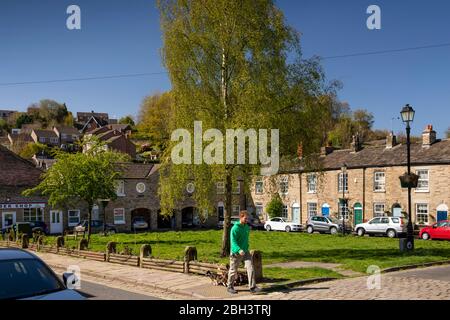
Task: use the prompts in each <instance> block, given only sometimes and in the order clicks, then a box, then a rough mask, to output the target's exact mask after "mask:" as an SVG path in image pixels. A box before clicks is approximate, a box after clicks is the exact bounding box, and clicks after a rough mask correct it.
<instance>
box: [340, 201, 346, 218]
mask: <svg viewBox="0 0 450 320" xmlns="http://www.w3.org/2000/svg"><path fill="white" fill-rule="evenodd" d="M342 216H344V219H345V220H347V219H348V205H347V201H344V202H342V201H339V219H340V220H342Z"/></svg>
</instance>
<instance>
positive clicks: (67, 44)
mask: <svg viewBox="0 0 450 320" xmlns="http://www.w3.org/2000/svg"><path fill="white" fill-rule="evenodd" d="M276 3H277V5H278V6H279V7H280V8H281V9H282V10H283V11H284V13H285V15H286V19H287V21H288V23H289V24H291V25H292V26H293V27H295V28H296V29H297V30H299V31H300V32H301V33H302V46H303V53H304V56H305V57H310V56H312V55H319V56H323V57H329V56H335V55H345V54H353V53H360V52H371V51H379V50H389V49H399V48H410V47H418V46H427V45H434V44H442V43H450V35H449V30H450V19H448V15H449V12H450V2H449V1H446V0H430V1H408V0H396V1H381V0H378V1H376V0H372V1H366V0H340V1H336V0H334V1H332V0H328V1H327V0H301V1H294V0H278V1H277V2H276ZM70 4H77V5H79V6H80V7H81V14H82V30H79V31H70V30H68V29H67V28H66V19H67V16H68V15H67V14H66V8H67V7H68V6H69V5H70ZM371 4H377V5H379V6H380V7H381V19H382V22H381V23H382V25H381V26H382V29H381V30H368V29H367V27H366V19H367V17H368V14H366V9H367V7H368V6H369V5H371ZM161 46H162V42H161V34H160V30H159V14H158V10H157V8H156V3H155V1H154V0H128V1H125V0H108V1H106V0H71V1H66V0H39V1H38V0H34V1H33V0H1V1H0V109H18V110H25V109H26V107H27V106H28V105H29V104H31V103H32V102H37V101H39V100H40V99H43V98H51V99H55V100H57V101H60V102H66V104H67V105H68V107H69V109H70V110H71V111H74V112H76V111H90V110H96V111H98V112H108V113H109V114H110V115H111V116H115V117H120V116H123V115H126V114H132V115H137V112H138V109H139V105H140V103H141V101H142V99H143V97H144V96H146V95H149V94H152V93H155V92H158V91H159V92H161V91H165V90H168V89H170V83H169V80H168V77H167V75H165V74H155V75H149V76H143V77H136V78H122V79H102V80H91V81H79V82H61V83H43V84H33V85H31V84H27V85H20V86H19V85H15V86H5V85H2V84H5V83H11V82H27V81H40V80H53V79H68V78H84V77H93V76H108V75H116V74H132V73H144V72H162V71H164V68H163V66H162V64H161V59H160V51H159V50H160V48H161ZM449 57H450V46H447V47H440V48H431V49H422V50H411V51H406V52H396V53H387V54H379V55H366V56H358V57H348V58H339V59H326V60H324V61H323V66H324V68H325V71H326V74H327V77H328V78H329V79H330V80H332V79H338V80H341V81H342V82H343V85H344V88H343V89H342V90H341V91H340V92H339V97H340V99H341V100H343V101H347V102H348V103H349V104H350V106H351V107H352V108H353V109H356V108H366V109H368V110H369V111H371V112H372V113H373V114H374V115H375V119H376V121H375V127H377V128H387V129H389V128H390V127H391V119H392V118H393V117H395V118H396V117H398V115H399V111H400V109H401V108H402V106H403V105H404V104H406V103H410V104H411V105H412V106H413V107H414V108H415V109H416V119H415V122H414V124H413V133H414V134H420V132H421V131H422V130H423V129H424V127H425V126H426V125H427V124H433V125H434V127H435V129H436V131H437V132H438V136H440V137H442V136H443V134H444V131H445V130H446V129H447V128H448V127H449V126H450V121H449V120H448V119H449V118H450V117H449V115H450V108H448V105H449V102H450V76H449V75H450V58H449ZM393 129H394V131H396V132H397V131H399V130H403V125H402V123H401V122H400V121H399V120H397V119H395V120H394V121H393Z"/></svg>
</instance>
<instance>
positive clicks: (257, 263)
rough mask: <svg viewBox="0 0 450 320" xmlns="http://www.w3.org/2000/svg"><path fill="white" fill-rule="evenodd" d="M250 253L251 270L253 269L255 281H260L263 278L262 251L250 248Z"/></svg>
mask: <svg viewBox="0 0 450 320" xmlns="http://www.w3.org/2000/svg"><path fill="white" fill-rule="evenodd" d="M250 255H251V257H252V264H253V270H254V271H255V281H257V282H258V281H261V280H262V279H263V268H262V253H261V251H257V250H251V251H250Z"/></svg>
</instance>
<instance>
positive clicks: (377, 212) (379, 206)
mask: <svg viewBox="0 0 450 320" xmlns="http://www.w3.org/2000/svg"><path fill="white" fill-rule="evenodd" d="M373 216H374V217H382V216H384V203H374V204H373Z"/></svg>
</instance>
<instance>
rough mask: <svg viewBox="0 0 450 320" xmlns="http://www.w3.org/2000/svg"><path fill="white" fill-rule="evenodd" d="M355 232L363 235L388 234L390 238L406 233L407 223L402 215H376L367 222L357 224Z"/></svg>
mask: <svg viewBox="0 0 450 320" xmlns="http://www.w3.org/2000/svg"><path fill="white" fill-rule="evenodd" d="M355 232H356V234H357V235H358V236H360V237H362V236H363V235H364V234H368V235H386V236H388V237H389V238H395V237H397V236H400V235H403V234H406V223H405V221H404V218H401V217H376V218H373V219H371V220H369V221H368V222H366V223H360V224H357V225H356V226H355Z"/></svg>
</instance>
